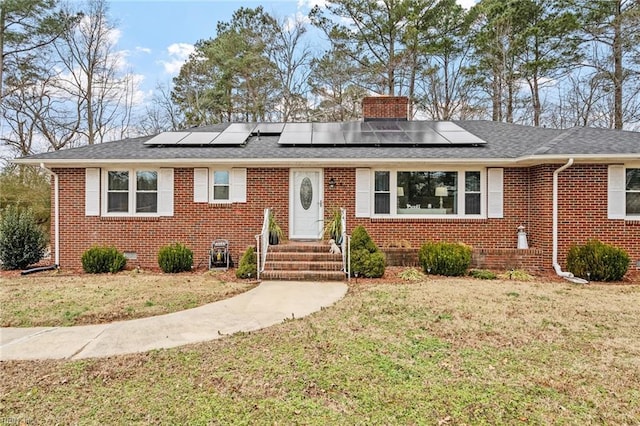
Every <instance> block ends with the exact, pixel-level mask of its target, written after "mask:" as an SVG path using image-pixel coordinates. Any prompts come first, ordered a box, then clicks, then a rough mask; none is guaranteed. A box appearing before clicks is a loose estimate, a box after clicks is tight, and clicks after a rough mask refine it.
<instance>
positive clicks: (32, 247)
mask: <svg viewBox="0 0 640 426" xmlns="http://www.w3.org/2000/svg"><path fill="white" fill-rule="evenodd" d="M46 244H47V243H46V238H45V235H44V233H43V231H42V229H41V228H40V227H39V226H38V224H37V223H36V220H35V218H34V216H33V213H32V212H31V210H30V209H26V210H20V209H18V208H17V207H15V206H9V207H7V208H6V209H5V210H4V211H3V212H2V218H1V219H0V264H1V265H2V268H3V269H9V270H14V269H24V268H26V267H27V266H29V265H33V264H34V263H37V262H39V261H40V260H41V259H42V257H43V256H44V252H45V248H46Z"/></svg>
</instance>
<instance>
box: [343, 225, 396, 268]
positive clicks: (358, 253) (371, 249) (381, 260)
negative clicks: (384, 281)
mask: <svg viewBox="0 0 640 426" xmlns="http://www.w3.org/2000/svg"><path fill="white" fill-rule="evenodd" d="M386 263H387V261H386V258H385V256H384V253H382V252H381V251H380V250H379V249H378V246H376V244H375V243H374V242H373V240H372V239H371V236H369V233H368V232H367V230H366V229H365V228H364V226H361V225H360V226H357V227H355V228H354V230H353V232H352V234H351V262H350V270H351V276H355V273H356V272H357V273H358V276H361V277H367V278H380V277H382V276H383V275H384V271H385V268H386Z"/></svg>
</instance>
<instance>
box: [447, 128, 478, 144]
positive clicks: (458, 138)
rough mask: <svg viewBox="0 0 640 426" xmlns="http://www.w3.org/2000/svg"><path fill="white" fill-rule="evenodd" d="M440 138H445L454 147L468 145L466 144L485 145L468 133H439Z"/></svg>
mask: <svg viewBox="0 0 640 426" xmlns="http://www.w3.org/2000/svg"><path fill="white" fill-rule="evenodd" d="M440 134H441V135H442V137H444V138H446V139H447V140H448V141H449V142H450V143H452V144H454V145H468V144H474V145H475V144H485V143H486V142H485V141H484V140H482V139H480V138H479V137H477V136H476V135H473V134H471V133H469V132H466V131H462V132H440Z"/></svg>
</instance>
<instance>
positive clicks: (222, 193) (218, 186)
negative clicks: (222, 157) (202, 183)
mask: <svg viewBox="0 0 640 426" xmlns="http://www.w3.org/2000/svg"><path fill="white" fill-rule="evenodd" d="M212 174H213V201H214V202H217V201H222V202H226V201H229V200H230V198H229V197H230V185H229V171H228V170H214V171H213V173H212Z"/></svg>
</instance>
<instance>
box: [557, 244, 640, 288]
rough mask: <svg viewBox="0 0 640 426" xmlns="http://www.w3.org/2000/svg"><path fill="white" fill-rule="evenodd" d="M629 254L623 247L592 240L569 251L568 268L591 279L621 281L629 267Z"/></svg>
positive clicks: (576, 274) (580, 275)
mask: <svg viewBox="0 0 640 426" xmlns="http://www.w3.org/2000/svg"><path fill="white" fill-rule="evenodd" d="M629 261H630V258H629V255H628V254H627V252H626V251H624V250H622V249H621V248H618V247H615V246H612V245H610V244H605V243H603V242H601V241H598V240H590V241H588V242H587V243H586V244H585V245H582V246H581V245H574V246H572V247H571V248H570V249H569V253H567V270H568V271H570V272H571V273H573V275H575V276H576V277H580V278H584V279H588V280H590V281H620V280H621V279H622V277H624V275H625V274H626V273H627V270H628V269H629Z"/></svg>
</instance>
